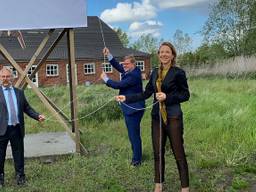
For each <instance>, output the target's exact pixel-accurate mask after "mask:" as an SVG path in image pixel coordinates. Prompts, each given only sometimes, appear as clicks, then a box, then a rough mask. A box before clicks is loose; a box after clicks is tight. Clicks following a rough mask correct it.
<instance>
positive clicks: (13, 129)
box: [0, 125, 24, 176]
mask: <svg viewBox="0 0 256 192" xmlns="http://www.w3.org/2000/svg"><path fill="white" fill-rule="evenodd" d="M9 141H10V143H11V149H12V156H13V160H14V167H15V172H16V175H21V176H22V175H24V141H23V137H22V135H21V131H20V127H19V125H16V126H8V127H7V131H6V133H5V135H2V136H0V173H4V162H5V156H6V149H7V145H8V142H9Z"/></svg>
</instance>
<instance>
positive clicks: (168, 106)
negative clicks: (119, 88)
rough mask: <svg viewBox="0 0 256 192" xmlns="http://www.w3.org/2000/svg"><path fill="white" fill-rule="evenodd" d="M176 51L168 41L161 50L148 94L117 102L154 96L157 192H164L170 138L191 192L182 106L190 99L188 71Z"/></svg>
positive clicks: (182, 177)
mask: <svg viewBox="0 0 256 192" xmlns="http://www.w3.org/2000/svg"><path fill="white" fill-rule="evenodd" d="M176 55H177V53H176V50H175V48H174V46H173V45H172V44H171V43H169V42H164V43H162V44H161V45H160V47H159V50H158V58H159V61H160V66H159V68H156V69H155V70H154V71H153V72H152V74H151V76H150V80H149V82H148V84H147V85H146V88H145V91H144V92H143V93H140V94H134V95H127V96H124V95H119V96H116V100H117V101H121V102H124V101H125V102H126V103H131V102H134V101H138V100H143V99H147V98H149V97H150V96H151V95H152V94H154V102H156V101H159V103H157V104H156V105H154V107H153V109H152V113H151V115H152V126H151V127H152V143H153V151H154V162H155V163H154V165H155V192H161V191H162V183H163V182H164V171H165V159H164V154H165V144H166V140H167V137H168V138H169V141H170V144H171V148H172V151H173V154H174V157H175V159H176V163H177V167H178V170H179V176H180V181H181V192H189V174H188V165H187V160H186V155H185V151H184V146H183V116H182V110H181V107H180V103H182V102H184V101H187V100H188V99H189V97H190V94H189V89H188V84H187V78H186V74H185V72H184V71H183V70H182V69H181V68H179V67H177V66H175V60H176Z"/></svg>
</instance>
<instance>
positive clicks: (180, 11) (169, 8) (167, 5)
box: [87, 0, 214, 49]
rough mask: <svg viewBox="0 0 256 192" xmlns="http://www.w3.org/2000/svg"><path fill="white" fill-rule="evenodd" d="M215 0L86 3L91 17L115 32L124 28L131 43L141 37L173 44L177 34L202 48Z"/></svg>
mask: <svg viewBox="0 0 256 192" xmlns="http://www.w3.org/2000/svg"><path fill="white" fill-rule="evenodd" d="M213 1H214V0H136V1H134V0H87V14H88V16H98V17H100V18H101V19H102V20H103V21H104V22H105V23H107V24H108V25H109V26H111V27H113V28H117V27H119V28H121V29H122V30H123V31H124V32H126V33H127V34H128V36H129V38H130V40H131V41H135V40H136V39H138V38H139V36H140V35H142V34H148V33H150V34H152V35H153V36H154V37H157V38H158V39H164V40H169V41H172V39H173V35H174V33H175V31H176V30H178V29H179V30H182V31H183V33H187V34H188V35H189V36H190V37H191V38H192V48H193V49H196V48H197V47H198V46H200V45H201V42H202V39H203V38H202V35H201V34H200V31H201V30H202V28H203V25H204V23H205V22H206V21H207V19H208V15H209V5H210V3H213Z"/></svg>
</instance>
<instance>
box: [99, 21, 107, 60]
mask: <svg viewBox="0 0 256 192" xmlns="http://www.w3.org/2000/svg"><path fill="white" fill-rule="evenodd" d="M98 21H99V25H100V33H101V38H102V41H103V45H104V48H105V47H106V42H105V38H104V33H103V28H102V23H101V20H100V18H99V17H98ZM103 61H104V63H106V56H105V55H104V56H103Z"/></svg>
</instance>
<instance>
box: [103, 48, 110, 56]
mask: <svg viewBox="0 0 256 192" xmlns="http://www.w3.org/2000/svg"><path fill="white" fill-rule="evenodd" d="M102 53H103V55H105V56H108V54H110V52H109V49H108V48H107V47H104V49H103V51H102Z"/></svg>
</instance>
